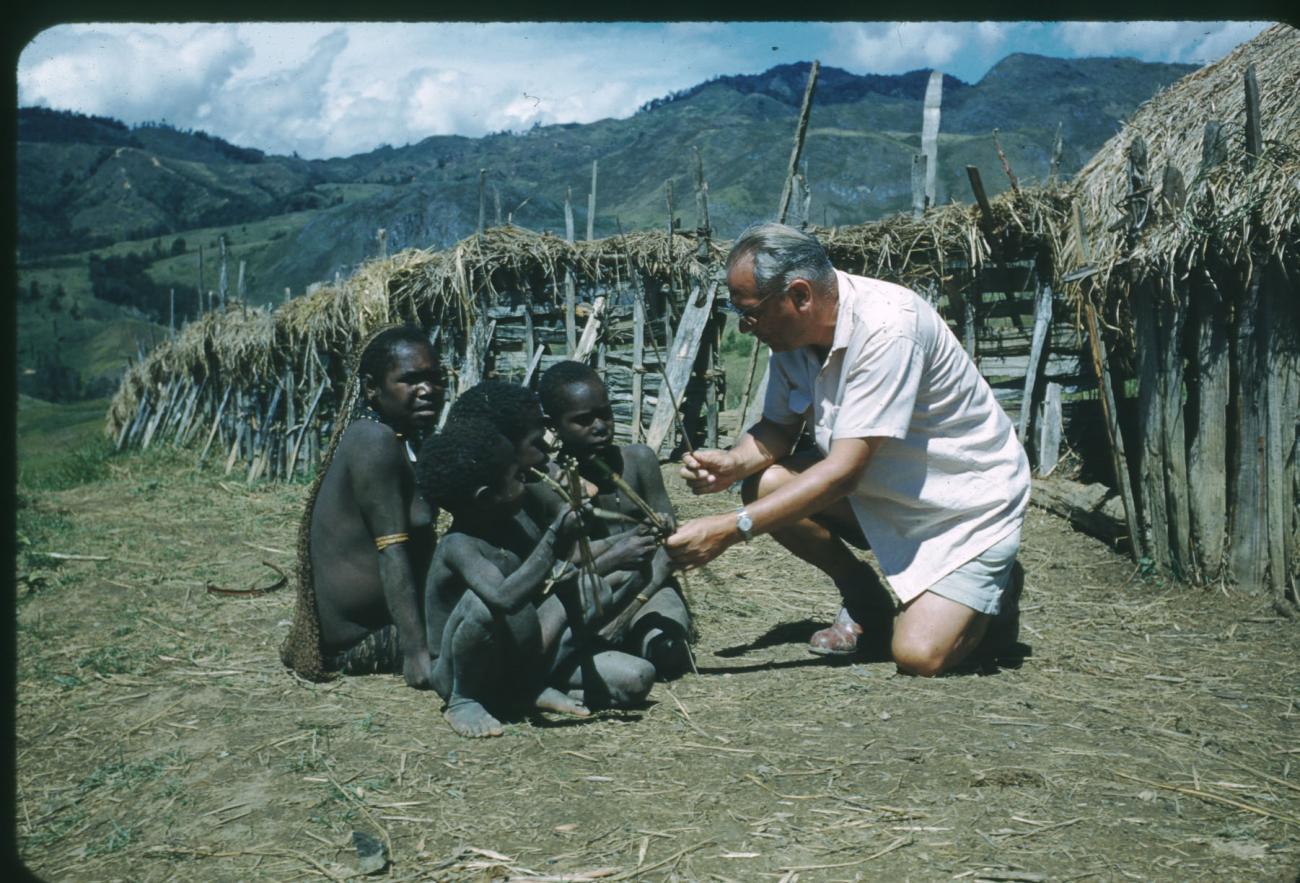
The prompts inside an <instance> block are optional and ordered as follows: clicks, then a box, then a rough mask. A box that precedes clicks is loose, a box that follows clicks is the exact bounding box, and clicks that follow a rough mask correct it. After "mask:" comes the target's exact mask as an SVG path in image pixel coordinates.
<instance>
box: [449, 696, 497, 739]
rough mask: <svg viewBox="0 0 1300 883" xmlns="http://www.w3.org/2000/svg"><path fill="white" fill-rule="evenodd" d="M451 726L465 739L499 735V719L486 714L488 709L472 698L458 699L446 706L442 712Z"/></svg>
mask: <svg viewBox="0 0 1300 883" xmlns="http://www.w3.org/2000/svg"><path fill="white" fill-rule="evenodd" d="M442 716H443V717H444V718H446V719H447V723H448V724H450V725H451V728H452V729H453V730H455V731H456V732H457V733H459V734H460V735H462V736H464V737H465V738H466V739H483V738H486V737H488V736H500V735H501V734H502V732H504V731H503V730H502V729H501V721H499V720H497V719H496V718H494V717H493V716H492V715H490V714H488V710H487V709H486V708H484V707H483V706H482V705H479V704H478V703H477V702H475V701H474V700H472V699H463V700H459V701H458V702H457V703H456V704H455V705H449V706H447V710H446V711H444V712H443V713H442Z"/></svg>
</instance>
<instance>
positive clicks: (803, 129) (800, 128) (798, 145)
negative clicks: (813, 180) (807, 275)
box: [776, 60, 822, 224]
mask: <svg viewBox="0 0 1300 883" xmlns="http://www.w3.org/2000/svg"><path fill="white" fill-rule="evenodd" d="M821 67H822V63H821V62H820V61H816V60H814V61H813V63H812V67H811V68H810V69H809V71H808V85H807V86H805V87H804V90H803V104H802V105H801V106H800V108H799V122H798V124H797V125H796V126H795V131H794V147H793V148H791V150H790V164H789V165H788V166H787V167H786V171H785V186H784V188H783V189H782V190H781V202H780V204H779V205H778V207H777V210H776V220H777V223H780V224H784V223H785V216H786V213H787V212H788V211H789V209H790V197H791V195H792V194H793V190H794V173H795V170H796V169H798V168H799V156H800V155H801V154H802V153H803V141H804V136H805V134H807V131H808V117H809V115H810V114H811V113H812V98H813V89H814V88H816V86H817V74H818V72H819V71H820V70H821Z"/></svg>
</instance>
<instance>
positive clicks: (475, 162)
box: [17, 54, 1195, 322]
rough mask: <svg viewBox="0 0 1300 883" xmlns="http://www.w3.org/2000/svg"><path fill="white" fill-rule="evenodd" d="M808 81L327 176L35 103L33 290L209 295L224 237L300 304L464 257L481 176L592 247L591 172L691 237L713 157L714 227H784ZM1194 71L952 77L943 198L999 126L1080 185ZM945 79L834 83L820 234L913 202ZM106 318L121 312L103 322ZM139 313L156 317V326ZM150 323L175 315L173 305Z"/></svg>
mask: <svg viewBox="0 0 1300 883" xmlns="http://www.w3.org/2000/svg"><path fill="white" fill-rule="evenodd" d="M809 68H810V65H809V64H808V63H800V64H791V65H782V66H778V67H774V68H772V69H770V70H768V71H766V72H764V73H762V74H757V75H745V76H723V77H718V78H715V79H713V80H709V81H707V82H704V83H700V84H698V85H696V86H694V87H692V88H689V89H685V90H683V91H680V92H677V93H673V94H671V95H667V96H664V97H662V98H659V99H656V100H654V101H651V102H649V103H647V104H646V105H645V106H643V107H642V108H641V109H640V110H638V111H637V112H636V113H634V114H632V115H631V116H629V117H627V118H625V119H604V120H599V121H596V122H593V123H589V124H581V125H580V124H562V125H548V126H540V125H539V126H535V127H534V128H532V129H530V130H528V131H524V132H517V133H511V132H499V133H494V134H491V135H487V136H484V137H480V138H469V137H462V136H455V135H438V136H432V137H429V138H426V139H424V140H422V141H420V142H418V143H415V144H410V145H406V146H403V147H392V146H383V147H380V148H378V149H376V150H372V151H369V152H367V153H362V154H357V155H354V156H349V157H340V158H332V159H318V160H308V159H303V158H300V157H297V156H276V155H269V154H266V153H264V152H262V151H260V150H257V149H256V148H254V147H248V146H236V145H233V144H229V143H227V142H225V141H223V140H221V139H220V138H216V137H213V136H211V135H208V134H206V133H203V132H193V131H182V130H179V129H176V128H174V127H172V126H170V125H167V124H165V123H155V124H148V125H137V126H127V125H124V124H123V123H121V122H118V121H116V120H112V119H107V118H102V117H91V116H84V115H80V114H75V113H70V112H64V111H53V110H49V109H43V108H20V109H19V111H18V131H17V134H18V143H17V172H18V243H17V245H18V252H19V269H20V282H21V283H22V284H24V285H25V284H27V283H26V282H24V281H23V280H24V279H25V278H32V279H36V278H41V277H40V272H41V270H42V269H43V268H45V269H48V268H49V267H51V266H54V265H57V264H61V265H62V266H64V267H65V268H66V267H68V266H71V264H73V263H76V262H81V264H82V265H84V262H85V260H86V258H87V253H89V252H95V251H99V252H102V253H103V254H111V253H114V252H117V253H121V252H122V251H123V250H124V249H127V248H129V247H135V248H139V249H141V250H143V249H144V247H145V246H147V245H148V244H149V243H150V241H152V242H153V245H154V247H153V254H154V257H155V258H157V260H156V261H155V262H154V263H152V264H151V265H150V266H149V267H148V270H147V272H148V273H149V275H150V276H151V277H152V278H153V279H154V281H156V282H157V283H158V284H160V285H163V286H167V285H181V286H190V287H191V288H193V287H195V286H197V284H198V279H197V273H196V260H195V257H194V252H195V249H196V247H197V246H200V245H203V246H207V247H209V249H211V250H209V251H208V252H207V253H208V254H209V255H212V254H213V251H214V250H215V248H214V247H215V245H216V243H217V237H218V235H224V236H225V238H226V240H227V243H228V244H229V245H230V247H231V249H232V252H233V253H234V256H235V257H236V258H237V259H238V260H241V261H244V262H245V263H246V265H247V266H246V270H247V272H246V278H245V287H246V291H247V299H248V300H249V301H251V302H255V303H257V302H269V301H278V300H279V299H280V298H281V297H282V296H283V292H284V290H285V289H286V288H287V289H290V290H291V291H293V292H301V291H302V290H303V289H305V288H306V287H307V286H308V285H310V284H311V283H313V282H317V281H320V280H326V279H330V278H332V277H333V276H334V275H335V274H337V273H345V274H346V273H347V272H349V271H350V269H351V268H352V267H354V266H355V265H356V264H357V263H359V262H360V261H362V260H364V259H366V258H368V257H372V256H374V255H375V254H376V253H377V251H378V249H379V243H378V241H377V236H376V233H377V231H378V230H379V229H380V228H383V229H384V230H385V231H386V248H387V250H388V251H389V252H390V253H392V252H395V251H397V250H400V249H403V248H409V247H441V246H446V245H448V244H450V243H452V242H455V241H457V240H459V239H461V238H463V237H464V236H467V235H469V234H470V233H472V232H473V230H474V229H475V227H476V226H477V223H478V215H479V177H480V170H486V184H487V187H486V205H487V210H486V215H487V222H488V223H489V224H492V223H494V222H496V221H497V218H498V212H499V213H500V215H499V217H500V221H501V222H506V221H510V222H513V223H515V224H519V225H522V226H526V227H529V228H532V229H537V230H550V231H552V232H557V233H559V234H563V232H564V202H565V200H566V197H570V195H571V200H572V204H573V210H574V215H575V218H576V228H577V231H578V236H583V235H585V232H586V228H587V219H586V205H587V194H588V191H589V189H590V187H591V179H592V162H593V161H598V174H597V185H596V216H595V219H594V229H595V235H596V236H598V237H599V236H606V235H612V234H614V233H616V232H617V231H618V229H620V228H621V229H626V230H631V229H648V228H656V227H658V228H663V227H666V226H667V224H668V205H667V186H666V184H667V182H671V185H672V192H673V195H674V211H673V214H674V217H675V219H676V222H677V223H679V224H680V225H681V226H682V227H683V228H694V227H695V226H696V225H697V223H698V218H697V216H696V200H695V196H694V190H695V185H694V175H695V165H696V156H697V155H698V157H699V160H700V162H701V163H702V167H703V172H704V176H705V178H706V179H707V181H708V188H709V189H708V193H709V211H710V220H711V225H712V229H713V232H714V234H715V235H716V236H719V237H730V236H734V235H735V234H736V233H737V232H739V231H740V229H742V228H743V227H744V226H746V225H747V224H749V223H751V222H753V221H756V220H765V219H770V218H771V217H772V216H773V215H774V213H775V209H776V205H777V202H778V199H779V197H780V193H781V189H782V185H783V182H784V177H785V170H786V165H787V163H788V159H789V154H790V146H791V141H792V136H793V133H794V128H795V122H796V119H797V116H798V112H799V106H800V102H801V100H802V96H803V91H804V87H805V84H806V82H807V77H808V72H809ZM1194 69H1195V68H1194V67H1193V66H1190V65H1179V64H1157V63H1148V62H1141V61H1137V60H1134V59H1128V58H1084V59H1074V60H1065V59H1059V58H1049V57H1044V56H1038V55H1028V54H1014V55H1010V56H1008V57H1006V58H1004V59H1003V60H1002V61H1000V62H999V63H998V64H997V65H995V66H994V67H993V68H991V69H990V70H989V71H988V73H987V74H986V75H985V76H984V77H983V78H981V79H980V80H979V82H977V83H973V84H970V83H965V82H962V81H961V80H958V79H955V78H953V77H950V76H945V77H944V84H943V86H944V87H943V105H942V119H941V125H940V135H939V147H938V150H939V157H938V174H937V199H938V201H939V202H940V203H944V202H948V201H950V200H956V201H969V200H970V199H971V197H970V193H969V185H968V183H967V180H966V174H965V166H967V165H974V166H977V167H979V168H980V169H981V171H982V172H983V180H984V183H985V186H986V188H987V189H988V191H989V192H990V194H995V193H998V192H1000V191H1002V190H1004V189H1006V187H1007V179H1006V177H1005V176H1004V175H1003V173H1002V170H1001V165H1000V162H999V160H998V158H997V155H996V152H995V149H994V144H993V130H994V129H995V128H996V129H997V130H998V139H999V141H1000V144H1001V146H1002V148H1003V150H1004V152H1005V153H1006V156H1007V159H1008V161H1009V162H1010V164H1011V167H1012V169H1013V170H1014V172H1015V173H1016V175H1017V176H1018V177H1019V179H1020V180H1021V181H1025V182H1033V181H1035V180H1037V181H1041V180H1044V179H1045V178H1046V177H1047V175H1048V171H1049V163H1050V158H1051V154H1052V149H1053V143H1054V141H1055V139H1056V137H1057V132H1058V130H1059V132H1060V134H1061V138H1062V141H1063V152H1062V156H1061V163H1060V169H1059V171H1060V174H1061V175H1062V176H1068V175H1070V174H1071V173H1072V172H1074V171H1076V170H1077V169H1079V168H1080V167H1081V166H1082V165H1083V163H1084V162H1086V161H1087V159H1088V158H1089V157H1090V156H1091V155H1092V153H1093V152H1095V151H1096V150H1097V148H1099V147H1100V146H1101V145H1102V144H1103V143H1104V142H1105V140H1106V139H1107V138H1109V137H1110V136H1111V135H1113V134H1114V133H1115V132H1116V131H1117V130H1118V129H1119V127H1120V125H1121V124H1122V122H1123V120H1124V119H1126V118H1127V117H1128V116H1129V115H1130V114H1131V113H1132V112H1133V111H1134V110H1135V109H1136V108H1137V106H1138V105H1139V104H1141V103H1142V102H1143V101H1145V100H1147V99H1148V98H1150V97H1151V96H1152V95H1153V94H1155V93H1156V92H1157V91H1158V90H1160V89H1161V88H1163V87H1165V86H1167V85H1169V84H1171V83H1172V82H1174V81H1175V80H1177V79H1179V78H1181V77H1182V76H1184V75H1186V74H1187V73H1189V72H1191V71H1192V70H1194ZM928 78H929V72H928V71H912V72H910V73H905V74H900V75H895V76H880V75H866V76H859V75H855V74H851V73H848V72H846V71H843V70H840V69H837V68H833V67H823V68H822V69H821V72H820V76H819V79H818V83H817V88H816V92H815V95H814V100H813V107H812V113H811V117H810V121H809V125H808V130H807V140H806V145H805V148H804V152H803V163H802V168H803V170H804V171H805V173H806V178H807V181H808V184H809V188H810V191H811V203H810V209H809V218H808V220H809V221H811V222H812V223H816V224H823V225H831V224H850V223H861V222H864V221H869V220H873V219H876V218H880V217H883V216H885V215H888V214H891V213H894V212H898V211H903V210H907V209H908V208H909V207H910V204H911V179H910V175H911V162H912V156H913V154H914V153H917V152H919V150H920V130H921V117H922V113H921V110H922V103H923V99H924V93H925V89H926V84H927V81H928ZM498 206H499V209H498ZM177 239H182V240H184V241H183V242H181V243H179V244H178V243H177V242H176V240H177ZM128 242H130V243H135V245H134V246H128V245H126V243H128ZM160 244H161V245H163V246H168V245H170V246H173V247H166V248H160V247H159V245H160ZM213 267H214V264H213V263H209V264H208V271H207V276H206V277H205V279H204V282H203V285H204V287H205V288H208V289H211V288H215V287H216V278H217V277H216V272H215V270H214V269H213ZM231 272H232V273H233V272H234V271H233V269H232V270H231ZM53 278H54V277H52V276H47V277H45V282H44V283H43V284H47V285H48V284H49V283H50V282H52V281H53ZM65 278H67V279H71V278H72V277H71V276H68V274H67V273H65V274H64V277H60V284H62V283H63V280H64V279H65ZM69 284H70V285H71V286H72V288H73V289H75V288H76V286H75V285H74V284H72V283H71V282H70V283H69ZM230 287H231V290H232V291H233V290H234V287H235V283H234V280H233V278H232V279H231V282H230ZM97 315H99V316H100V317H102V318H105V319H107V318H109V316H108V315H107V314H105V313H104V312H103V311H102V310H101V311H100V312H99V313H98V314H97ZM138 318H150V316H149V315H148V314H147V311H146V314H145V315H144V316H138ZM151 318H153V319H154V320H158V319H160V318H161V319H162V321H164V322H165V321H166V316H160V315H159V314H158V313H157V312H156V311H155V313H154V314H153V315H152V317H151Z"/></svg>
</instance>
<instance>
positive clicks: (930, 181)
mask: <svg viewBox="0 0 1300 883" xmlns="http://www.w3.org/2000/svg"><path fill="white" fill-rule="evenodd" d="M942 104H943V72H942V71H930V79H929V80H928V81H927V82H926V84H925V104H924V105H923V109H922V111H921V153H922V154H924V155H925V205H924V208H932V207H933V206H934V204H935V200H936V199H937V194H936V187H935V184H936V181H937V179H938V174H939V116H940V110H941V107H942Z"/></svg>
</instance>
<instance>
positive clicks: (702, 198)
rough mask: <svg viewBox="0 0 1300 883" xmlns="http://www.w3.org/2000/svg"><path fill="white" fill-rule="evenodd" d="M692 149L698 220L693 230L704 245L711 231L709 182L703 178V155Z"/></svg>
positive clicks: (697, 149)
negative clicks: (693, 151)
mask: <svg viewBox="0 0 1300 883" xmlns="http://www.w3.org/2000/svg"><path fill="white" fill-rule="evenodd" d="M693 149H694V150H695V213H696V220H697V222H698V223H697V225H696V228H695V232H696V235H697V236H699V237H700V240H701V243H700V244H701V246H704V245H705V243H706V242H707V240H708V238H709V235H710V233H711V232H712V231H711V230H710V228H709V182H708V181H706V180H704V157H703V156H702V155H701V154H700V148H699V147H695V148H693Z"/></svg>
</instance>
